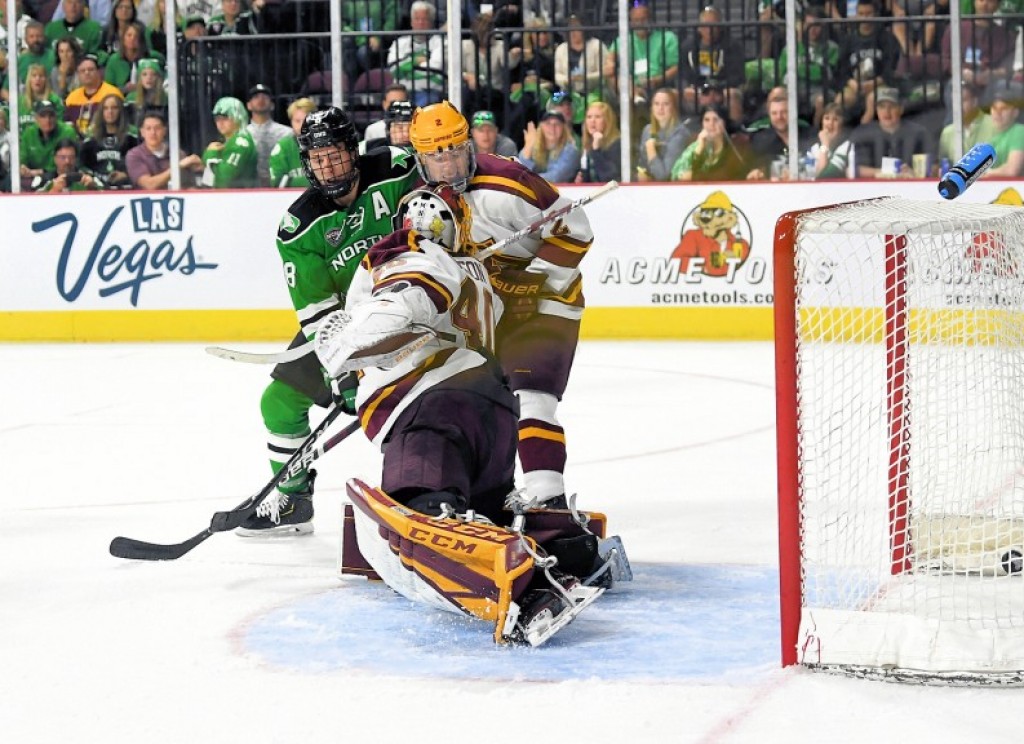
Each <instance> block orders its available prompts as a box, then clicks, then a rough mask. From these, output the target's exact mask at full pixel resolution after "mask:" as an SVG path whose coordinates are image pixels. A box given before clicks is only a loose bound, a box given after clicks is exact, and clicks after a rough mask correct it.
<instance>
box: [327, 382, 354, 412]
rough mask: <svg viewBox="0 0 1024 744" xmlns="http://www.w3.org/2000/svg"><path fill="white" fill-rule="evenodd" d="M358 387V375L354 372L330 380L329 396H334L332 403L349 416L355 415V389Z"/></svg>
mask: <svg viewBox="0 0 1024 744" xmlns="http://www.w3.org/2000/svg"><path fill="white" fill-rule="evenodd" d="M358 387H359V377H358V376H357V375H356V373H355V372H349V373H348V374H346V375H342V376H341V377H338V378H335V379H333V380H331V396H332V397H333V398H334V405H336V406H337V407H338V408H340V409H341V410H342V413H347V414H348V415H349V416H355V415H356V389H357V388H358Z"/></svg>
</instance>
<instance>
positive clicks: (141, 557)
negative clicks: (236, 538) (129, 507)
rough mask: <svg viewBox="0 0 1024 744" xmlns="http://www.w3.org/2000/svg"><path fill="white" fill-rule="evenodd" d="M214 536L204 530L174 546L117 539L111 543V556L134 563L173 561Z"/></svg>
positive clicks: (123, 538) (125, 538) (130, 539)
mask: <svg viewBox="0 0 1024 744" xmlns="http://www.w3.org/2000/svg"><path fill="white" fill-rule="evenodd" d="M212 534H213V533H212V532H210V531H209V530H203V531H202V532H200V533H199V534H198V535H196V536H194V537H192V538H190V539H188V540H186V541H185V542H181V543H175V544H173V545H163V544H161V543H151V542H145V541H143V540H134V539H132V538H130V537H115V538H114V539H113V540H111V541H110V554H111V555H112V556H114V557H115V558H125V559H127V560H133V561H173V560H177V559H178V558H181V556H183V555H185V553H187V552H188V551H190V550H192V548H194V547H195V546H196V545H198V544H199V543H201V542H203V541H204V540H205V539H206V538H208V537H209V536H210V535H212Z"/></svg>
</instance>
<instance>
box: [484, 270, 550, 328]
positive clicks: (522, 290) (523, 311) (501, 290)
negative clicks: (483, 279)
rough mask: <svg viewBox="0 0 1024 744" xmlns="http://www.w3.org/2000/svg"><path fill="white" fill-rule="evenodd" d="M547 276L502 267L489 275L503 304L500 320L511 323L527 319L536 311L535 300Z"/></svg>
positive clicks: (538, 296) (538, 297)
mask: <svg viewBox="0 0 1024 744" xmlns="http://www.w3.org/2000/svg"><path fill="white" fill-rule="evenodd" d="M546 279H547V277H546V276H545V275H544V274H537V273H535V272H532V271H523V270H521V269H509V268H506V269H502V270H501V271H499V272H498V273H496V274H492V275H491V285H492V286H493V287H494V291H495V292H497V293H498V296H499V297H501V301H502V303H503V304H504V305H505V312H504V313H502V316H501V318H502V320H505V319H508V320H509V321H511V322H513V323H517V322H521V321H524V320H526V319H528V318H529V317H530V316H531V315H533V314H534V313H535V312H537V300H538V299H540V293H541V289H542V288H543V287H544V282H545V280H546Z"/></svg>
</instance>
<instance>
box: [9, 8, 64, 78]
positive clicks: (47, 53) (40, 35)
mask: <svg viewBox="0 0 1024 744" xmlns="http://www.w3.org/2000/svg"><path fill="white" fill-rule="evenodd" d="M56 61H57V60H56V57H54V54H53V49H52V47H51V45H50V44H48V43H46V32H45V30H44V26H43V24H41V23H40V22H39V21H30V22H29V23H28V25H26V26H25V51H24V52H22V53H21V54H19V55H18V79H19V80H20V81H21V82H23V83H24V82H25V78H26V76H27V75H28V68H29V67H30V66H31V65H42V66H43V67H44V68H46V74H47V75H49V74H50V70H52V69H53V66H54V64H56Z"/></svg>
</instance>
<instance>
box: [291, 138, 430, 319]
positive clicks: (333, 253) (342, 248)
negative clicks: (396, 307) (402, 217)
mask: <svg viewBox="0 0 1024 744" xmlns="http://www.w3.org/2000/svg"><path fill="white" fill-rule="evenodd" d="M357 167H358V168H359V185H358V187H357V196H356V198H355V201H353V202H352V204H350V205H349V206H348V207H339V206H338V205H337V204H335V202H334V201H333V200H331V199H328V198H327V197H325V196H324V195H323V194H321V193H320V192H319V191H318V190H316V189H315V188H310V189H307V190H306V191H305V192H304V193H303V194H302V196H300V197H299V198H298V199H297V200H296V201H295V202H294V203H293V204H292V205H291V207H289V208H288V212H287V213H286V214H285V216H284V218H283V219H282V220H281V224H280V226H279V227H278V232H277V250H278V252H279V253H280V254H281V261H282V262H283V264H284V276H285V281H286V282H287V284H288V292H289V294H290V295H291V299H292V305H293V306H294V307H295V311H296V313H297V314H298V316H299V324H300V325H301V327H302V332H303V333H304V334H305V336H306V337H307V338H313V337H314V336H315V335H316V331H317V328H318V327H319V325H320V322H321V321H322V320H323V319H324V318H325V317H326V316H327V315H328V314H330V313H332V312H334V311H335V310H340V309H342V308H343V307H344V306H345V295H346V293H347V292H348V288H349V285H350V284H351V283H352V276H353V275H354V274H355V271H356V269H357V268H358V267H359V262H360V261H361V260H362V258H363V256H364V255H365V254H366V251H367V250H368V249H369V247H370V246H371V245H373V244H374V243H376V242H377V241H378V240H380V239H381V238H383V237H385V236H386V235H389V234H390V233H391V232H392V218H393V216H394V214H395V211H396V209H397V208H398V202H399V201H401V199H402V197H403V196H404V195H405V194H406V193H407V192H408V191H410V190H411V189H412V188H413V186H414V185H415V184H416V183H417V181H418V178H419V176H418V173H417V171H416V167H415V163H414V161H413V157H412V156H411V155H410V154H409V153H408V152H407V151H405V150H402V149H399V148H395V147H391V148H381V149H377V150H374V151H373V152H372V153H370V154H368V155H363V156H360V157H359V159H358V160H357Z"/></svg>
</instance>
